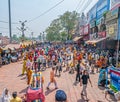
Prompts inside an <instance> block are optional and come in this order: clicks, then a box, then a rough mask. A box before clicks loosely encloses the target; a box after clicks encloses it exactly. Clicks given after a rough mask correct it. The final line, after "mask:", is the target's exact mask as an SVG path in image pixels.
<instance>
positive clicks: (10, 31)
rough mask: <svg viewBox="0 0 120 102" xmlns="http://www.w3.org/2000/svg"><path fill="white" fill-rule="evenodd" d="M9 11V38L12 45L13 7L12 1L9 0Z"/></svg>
mask: <svg viewBox="0 0 120 102" xmlns="http://www.w3.org/2000/svg"><path fill="white" fill-rule="evenodd" d="M8 10H9V36H10V43H11V42H12V30H11V6H10V0H8Z"/></svg>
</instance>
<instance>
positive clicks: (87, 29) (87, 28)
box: [84, 24, 89, 35]
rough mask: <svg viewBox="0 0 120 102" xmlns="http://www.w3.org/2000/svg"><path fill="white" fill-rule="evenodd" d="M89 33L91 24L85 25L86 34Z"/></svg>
mask: <svg viewBox="0 0 120 102" xmlns="http://www.w3.org/2000/svg"><path fill="white" fill-rule="evenodd" d="M88 33H89V24H88V25H86V26H84V35H86V34H88Z"/></svg>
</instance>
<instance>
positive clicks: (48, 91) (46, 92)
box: [45, 89, 56, 96]
mask: <svg viewBox="0 0 120 102" xmlns="http://www.w3.org/2000/svg"><path fill="white" fill-rule="evenodd" d="M55 90H56V89H52V90H50V89H49V90H47V91H45V96H47V95H49V94H50V93H52V92H53V91H55Z"/></svg>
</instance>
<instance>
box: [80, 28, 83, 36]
mask: <svg viewBox="0 0 120 102" xmlns="http://www.w3.org/2000/svg"><path fill="white" fill-rule="evenodd" d="M83 33H84V27H80V35H83Z"/></svg>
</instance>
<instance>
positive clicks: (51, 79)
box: [47, 68, 58, 89]
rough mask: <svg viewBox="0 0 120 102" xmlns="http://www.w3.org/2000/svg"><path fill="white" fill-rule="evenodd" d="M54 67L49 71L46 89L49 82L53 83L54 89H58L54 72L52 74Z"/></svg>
mask: <svg viewBox="0 0 120 102" xmlns="http://www.w3.org/2000/svg"><path fill="white" fill-rule="evenodd" d="M54 71H55V68H52V71H51V72H50V82H49V83H48V86H47V89H49V86H50V84H51V83H54V84H55V89H58V87H57V82H56V80H55V74H54Z"/></svg>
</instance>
